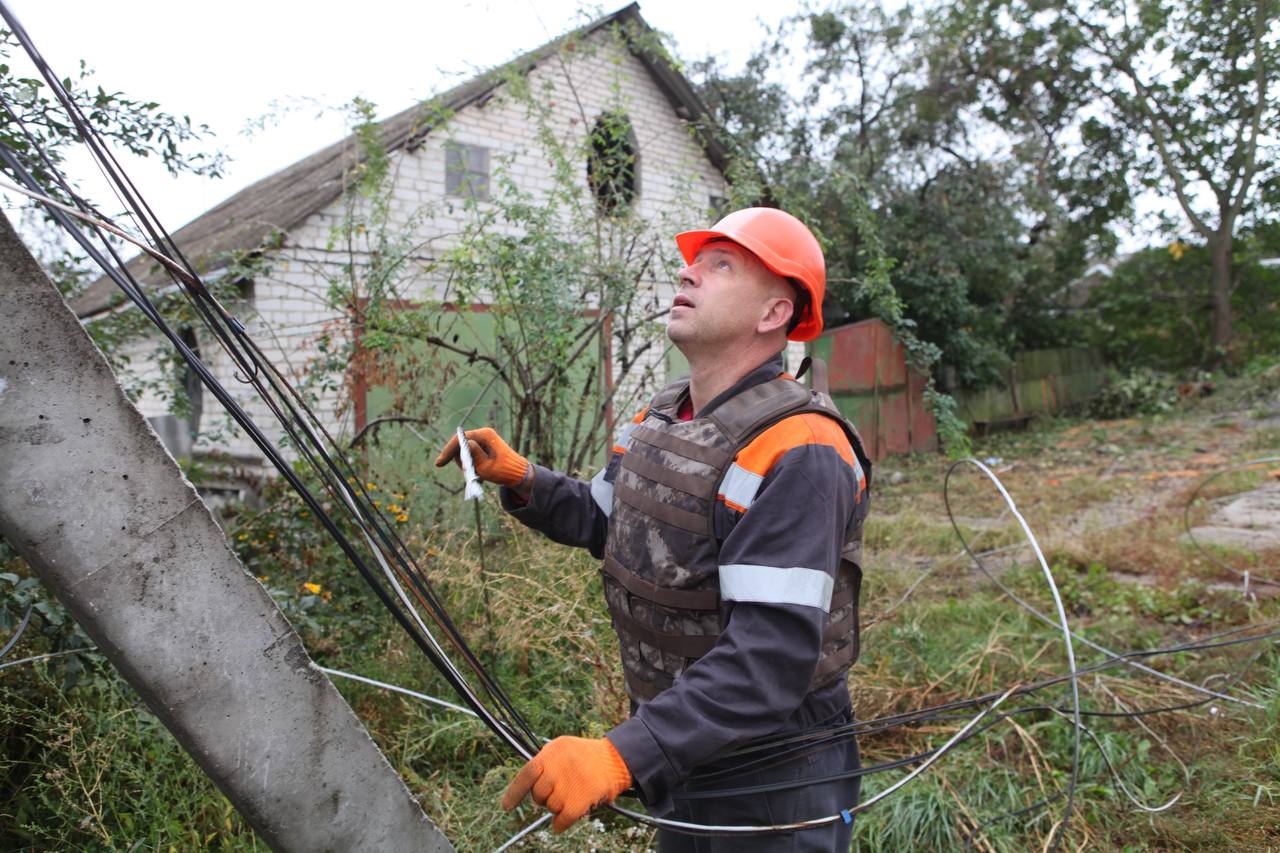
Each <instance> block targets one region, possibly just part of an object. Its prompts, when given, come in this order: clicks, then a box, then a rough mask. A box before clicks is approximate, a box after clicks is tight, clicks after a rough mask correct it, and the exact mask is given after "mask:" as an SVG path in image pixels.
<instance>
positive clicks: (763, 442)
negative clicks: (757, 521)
mask: <svg viewBox="0 0 1280 853" xmlns="http://www.w3.org/2000/svg"><path fill="white" fill-rule="evenodd" d="M805 444H824V445H827V446H828V447H831V448H834V449H835V451H836V452H837V453H838V454H840V458H841V459H843V460H844V461H845V462H846V463H847V464H848V465H849V467H850V468H852V469H854V470H855V471H857V470H859V468H860V466H859V465H858V463H857V462H856V460H855V459H854V455H853V448H852V447H851V446H850V445H849V438H848V436H846V435H845V434H844V429H843V428H841V426H840V425H839V424H838V423H836V422H835V420H833V419H832V418H829V417H827V416H826V415H819V414H816V413H814V412H805V413H804V414H800V415H792V416H791V417H789V418H786V419H784V420H781V421H779V422H778V423H776V424H774V425H773V426H771V427H769V428H768V429H767V430H765V431H764V432H762V433H760V434H759V435H758V436H756V437H755V439H754V440H753V441H752V442H751V443H750V444H748V445H747V446H746V447H744V448H743V449H742V450H741V451H739V453H738V456H737V458H736V459H735V460H734V461H735V462H737V463H738V465H739V467H741V468H745V469H746V470H748V471H750V472H751V473H753V474H758V475H760V476H761V477H763V476H766V475H767V474H768V473H769V471H770V470H771V469H772V468H773V466H774V464H775V463H777V461H778V460H779V459H781V458H782V456H783V454H785V453H786V452H787V451H788V450H791V449H792V448H795V447H799V446H801V445H805ZM859 487H861V483H859Z"/></svg>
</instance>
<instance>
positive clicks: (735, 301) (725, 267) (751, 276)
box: [667, 240, 777, 350]
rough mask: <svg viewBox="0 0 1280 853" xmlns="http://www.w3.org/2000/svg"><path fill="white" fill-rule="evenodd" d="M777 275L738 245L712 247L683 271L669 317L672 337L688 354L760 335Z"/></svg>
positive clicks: (721, 243)
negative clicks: (691, 349)
mask: <svg viewBox="0 0 1280 853" xmlns="http://www.w3.org/2000/svg"><path fill="white" fill-rule="evenodd" d="M776 278H777V277H776V276H774V275H773V273H771V272H770V271H769V270H768V268H767V267H765V266H764V264H763V263H761V262H760V259H759V258H757V257H756V256H755V255H754V254H752V253H751V252H749V251H747V250H746V249H744V248H742V247H741V246H739V245H738V244H737V243H732V242H729V241H727V240H716V241H713V242H710V243H707V244H706V245H705V246H703V247H702V249H701V250H700V251H699V252H698V254H697V255H696V256H695V257H694V259H693V263H691V264H689V266H687V267H685V268H684V269H682V270H681V271H680V290H679V292H678V293H677V294H676V296H675V298H674V299H673V300H672V303H671V313H670V314H669V315H668V316H667V337H669V338H670V339H671V342H672V343H674V344H676V346H678V347H680V349H681V350H685V349H686V347H689V346H694V347H697V348H698V349H702V350H715V349H716V348H718V347H722V346H724V345H726V344H729V345H732V344H734V343H741V342H742V341H743V340H744V339H747V338H749V337H750V336H752V335H754V334H755V333H756V330H757V327H758V325H759V324H760V321H761V319H762V316H763V312H764V310H765V308H766V305H767V303H768V302H769V301H770V300H773V299H776V298H777V290H776V285H775V284H773V281H774V279H776Z"/></svg>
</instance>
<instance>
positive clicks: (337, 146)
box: [71, 3, 728, 318]
mask: <svg viewBox="0 0 1280 853" xmlns="http://www.w3.org/2000/svg"><path fill="white" fill-rule="evenodd" d="M613 24H619V25H624V26H625V25H632V26H635V27H638V28H640V30H641V32H644V33H650V32H652V29H651V28H650V27H649V25H648V23H646V22H645V20H644V18H642V17H641V16H640V5H639V4H638V3H632V4H631V5H629V6H626V7H624V8H622V9H619V10H618V11H616V12H614V13H612V14H610V15H606V16H604V17H602V18H600V19H599V20H596V21H594V22H593V23H591V24H588V25H587V26H585V27H582V28H580V29H577V30H574V31H572V32H570V33H567V34H565V35H563V36H561V37H560V38H557V39H554V40H552V41H550V42H548V43H547V44H544V45H542V46H541V47H539V48H537V49H536V50H532V51H530V52H528V53H526V54H523V55H522V56H519V57H517V58H516V59H514V60H512V61H511V62H508V63H506V64H504V65H501V66H499V67H497V68H494V69H492V70H490V71H487V72H485V73H483V74H480V75H478V76H476V77H474V78H472V79H470V80H468V81H467V82H465V83H462V84H461V85H459V86H455V87H454V88H452V89H450V90H448V91H447V92H444V93H442V94H440V95H438V96H436V97H435V98H432V99H431V100H430V101H428V102H426V103H425V104H416V105H414V106H412V107H410V108H409V109H407V110H404V111H403V112H400V113H398V114H396V115H394V116H391V117H390V118H388V119H385V120H384V121H382V122H381V123H380V124H381V129H382V140H383V144H384V145H385V146H386V148H387V150H388V151H396V150H399V149H401V148H408V149H409V150H412V149H413V148H414V147H415V146H416V145H417V144H418V143H419V142H420V141H421V139H422V137H424V136H425V135H426V134H427V133H428V132H429V131H430V130H431V129H432V128H433V127H434V126H436V124H438V123H439V119H438V118H437V117H438V116H441V115H445V116H447V115H451V114H453V113H455V112H457V111H458V110H460V109H462V108H464V107H466V106H468V105H470V104H472V103H474V102H476V101H478V100H481V99H482V98H484V97H486V96H487V95H489V94H490V93H491V92H492V91H493V90H494V89H496V88H497V87H498V86H499V85H501V83H502V81H503V80H504V79H505V78H506V76H507V75H509V74H510V73H511V72H513V71H514V72H517V73H528V72H529V71H530V70H532V69H533V67H534V66H536V65H537V64H538V63H539V62H541V61H542V60H543V59H545V58H547V57H548V56H550V55H552V54H553V53H554V52H555V51H557V50H559V49H560V48H561V47H562V46H563V45H564V44H565V43H566V42H568V41H569V40H571V39H574V38H581V37H583V36H586V35H590V34H592V33H594V32H596V31H598V30H600V29H601V28H603V27H607V26H610V25H613ZM628 43H629V44H630V45H631V46H632V50H633V52H634V53H635V56H636V57H637V58H638V59H639V60H640V61H641V62H642V63H643V64H644V66H645V68H646V69H648V71H649V73H650V74H651V75H652V77H653V79H654V82H655V83H656V84H657V85H658V87H659V88H660V89H661V90H662V92H663V93H664V94H665V95H666V97H667V100H668V101H669V102H670V103H671V106H672V109H673V110H674V111H675V112H676V114H677V115H678V116H680V117H681V118H683V119H685V120H686V121H690V122H693V123H694V124H695V126H697V127H698V128H699V129H701V130H703V131H705V130H706V129H707V128H709V127H710V126H711V118H710V114H709V113H708V112H707V108H706V106H705V105H704V104H703V103H702V101H701V99H699V98H698V96H697V94H696V93H695V92H694V90H693V87H692V86H691V85H690V84H689V81H688V80H687V79H685V77H684V75H682V74H681V73H680V72H679V71H677V70H676V69H675V68H674V67H673V66H672V64H671V61H670V59H669V58H668V57H667V56H666V55H665V54H664V53H661V52H660V51H654V50H652V49H648V48H647V47H640V46H638V45H636V44H635V43H634V41H633V40H631V39H628ZM701 135H702V142H703V146H704V149H705V150H706V152H707V156H708V158H709V159H710V160H711V162H712V163H713V164H714V165H715V166H716V167H717V168H718V169H720V170H721V171H722V172H724V171H725V170H726V169H727V168H728V155H727V152H726V151H725V149H724V147H723V146H722V145H721V144H720V143H719V142H718V141H716V139H715V137H714V136H713V135H712V134H711V133H709V132H703V133H702V134H701ZM357 150H358V148H357V146H356V144H355V141H354V138H353V137H350V136H349V137H347V138H345V139H343V140H341V141H339V142H336V143H334V144H333V145H330V146H328V147H327V148H323V149H321V150H320V151H317V152H316V153H314V154H312V155H311V156H309V157H307V158H305V159H303V160H300V161H298V162H297V163H294V164H293V165H292V166H289V167H288V168H286V169H283V170H281V171H279V172H276V173H275V174H273V175H269V176H268V177H266V178H263V179H262V180H260V181H258V182H256V183H254V184H251V185H249V186H248V187H245V188H244V189H243V190H240V191H239V192H238V193H236V194H235V195H233V196H231V197H230V198H228V199H227V200H226V201H224V202H222V203H221V204H219V205H218V206H216V207H214V208H213V209H211V210H209V211H207V212H206V213H204V214H202V215H201V216H199V217H197V218H196V219H194V220H192V221H191V222H189V223H188V224H186V225H184V226H183V227H182V228H180V229H178V231H176V232H175V233H174V234H173V239H174V242H175V243H176V244H177V245H178V247H179V248H180V249H181V250H182V252H183V254H185V255H186V256H187V258H188V259H190V260H191V262H192V263H193V264H195V266H196V268H197V270H199V271H200V272H202V273H207V272H209V271H210V267H211V266H215V265H221V264H222V263H223V261H224V259H225V258H226V257H227V256H228V255H230V254H235V253H246V252H253V251H256V250H259V249H262V248H266V247H269V246H270V245H271V244H272V243H273V242H275V240H276V239H277V238H278V237H279V236H280V235H287V234H288V232H289V231H290V229H293V228H296V227H297V226H299V225H301V224H302V223H303V222H304V221H305V220H306V219H307V218H308V217H310V216H312V215H313V214H315V213H318V212H319V211H321V210H323V209H324V208H326V207H328V206H329V205H330V204H332V203H333V202H334V201H335V200H337V199H338V197H339V196H341V194H342V191H343V186H344V177H345V175H346V174H347V171H348V170H349V169H350V168H351V167H352V166H353V165H355V163H356V162H357V161H356V159H355V158H356V152H357ZM285 242H286V243H287V239H286V241H285ZM128 267H129V270H130V272H132V273H133V275H134V277H135V278H137V279H138V280H139V281H141V282H144V283H155V282H160V281H163V280H165V277H164V275H163V273H162V272H161V271H160V269H159V267H158V266H157V265H156V264H155V262H154V261H151V260H150V259H148V258H147V257H146V256H145V255H143V256H139V257H135V258H134V259H132V260H131V261H129V264H128ZM122 298H123V296H122V294H120V293H119V291H118V290H117V289H116V286H115V284H114V283H113V282H112V281H111V279H109V278H107V277H106V276H103V277H101V278H99V279H98V280H97V281H95V282H94V283H93V284H92V285H90V286H89V288H88V289H86V290H85V292H84V293H82V294H80V296H78V297H77V298H76V299H74V300H73V301H72V303H71V308H72V310H74V311H75V312H76V314H77V315H78V316H80V317H81V318H85V317H92V316H93V315H95V314H99V313H101V312H103V311H106V310H108V309H109V308H111V307H113V306H114V305H115V304H117V303H118V302H119V301H120V300H121V299H122Z"/></svg>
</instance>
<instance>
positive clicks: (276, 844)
mask: <svg viewBox="0 0 1280 853" xmlns="http://www.w3.org/2000/svg"><path fill="white" fill-rule="evenodd" d="M0 534H2V535H3V536H4V538H5V539H6V540H7V541H8V542H9V543H10V544H12V545H13V546H14V547H16V548H17V550H18V552H19V553H20V554H22V556H23V557H24V558H25V559H26V560H27V562H28V563H30V564H31V566H32V567H33V568H34V569H35V570H36V571H37V572H38V573H39V574H40V577H41V578H42V579H43V580H44V582H45V583H46V584H47V585H48V587H49V588H50V589H51V590H52V591H53V593H54V594H55V595H57V597H58V598H59V600H61V601H62V603H63V604H65V605H66V606H67V609H69V610H70V611H71V613H72V614H73V615H74V616H75V618H76V619H77V621H79V623H80V624H81V625H82V626H84V629H85V630H86V631H87V632H88V633H89V636H91V637H93V639H94V641H95V642H97V644H98V648H99V649H100V650H101V651H102V653H103V654H105V655H106V656H107V657H108V658H109V659H110V660H111V662H112V663H113V664H114V665H115V667H116V669H118V670H119V671H120V673H121V674H122V675H123V676H124V677H125V678H126V679H127V680H128V681H129V683H130V684H131V685H132V686H133V688H134V689H135V690H137V691H138V693H139V695H141V696H142V698H143V699H144V700H145V701H146V703H147V705H148V706H149V707H150V708H151V710H152V711H153V712H155V714H156V715H157V716H158V717H159V718H160V720H161V722H163V723H164V724H165V725H166V726H167V727H168V728H169V730H170V731H171V732H173V734H174V737H176V738H177V739H178V742H179V743H181V744H182V745H183V747H185V748H186V750H187V751H188V752H190V753H191V755H192V756H194V757H195V760H196V761H197V762H198V763H199V764H200V766H201V767H202V768H204V771H205V772H206V773H208V774H209V776H210V778H212V779H213V781H214V782H215V783H216V784H217V786H218V787H219V788H220V789H221V790H222V791H223V793H225V794H226V795H227V797H228V798H229V799H230V800H231V802H232V803H234V804H235V807H236V808H237V809H239V811H240V813H241V814H242V815H244V817H245V819H246V820H248V821H249V823H250V824H252V826H253V828H254V829H255V830H256V831H257V832H258V834H259V836H260V837H261V838H262V839H263V840H264V841H266V843H268V844H270V845H271V846H272V847H273V848H275V849H277V850H289V851H293V850H296V851H306V853H314V851H347V850H369V851H399V850H405V851H408V850H413V851H446V850H452V849H453V847H452V845H450V843H449V841H448V840H447V839H446V838H445V837H444V836H443V835H442V834H441V833H440V831H439V830H438V829H437V828H436V827H435V825H434V824H432V823H431V821H430V820H429V819H428V818H427V816H426V815H425V814H423V812H422V810H421V809H420V808H419V806H418V804H417V803H416V802H415V801H414V799H413V797H412V796H411V795H410V793H409V791H408V789H407V788H406V787H405V785H404V782H403V781H402V780H401V779H400V777H399V776H398V775H397V774H396V772H395V771H394V770H393V769H392V767H391V765H390V764H389V763H388V762H387V760H386V758H385V757H384V756H383V755H382V753H381V752H379V751H378V748H377V747H376V746H375V745H374V743H373V741H372V740H371V739H370V738H369V735H368V733H367V732H366V731H365V729H364V727H363V726H362V725H361V724H360V721H359V720H357V719H356V716H355V714H353V713H352V711H351V708H350V707H349V706H348V705H347V703H346V702H345V701H344V700H343V699H342V696H341V695H340V694H339V693H338V691H337V690H336V689H335V688H334V686H333V685H332V684H330V683H329V680H328V679H327V678H325V676H324V674H323V673H321V672H320V671H318V670H317V669H316V667H315V665H314V664H313V663H312V662H311V659H310V658H309V657H308V656H307V652H306V650H305V649H304V648H303V646H302V642H301V641H300V640H299V638H298V635H297V634H296V633H295V632H294V630H293V628H292V627H290V625H289V623H288V622H287V621H286V620H285V618H284V616H283V615H281V613H280V611H279V610H277V609H276V606H275V604H274V602H272V600H271V597H270V596H269V595H267V592H266V590H264V589H263V588H262V587H261V586H260V585H259V584H258V582H257V581H256V580H255V579H254V578H253V577H252V576H250V575H249V574H248V572H246V571H245V569H244V567H243V566H242V565H241V564H240V562H239V560H237V559H236V556H235V555H234V554H233V553H232V552H231V549H230V546H229V545H228V544H227V540H226V537H225V536H224V535H223V533H222V530H221V529H220V528H219V527H218V526H217V524H216V523H215V522H214V520H213V516H212V515H211V514H210V513H209V510H208V508H207V507H205V505H204V504H203V503H202V502H201V500H200V498H199V497H198V496H197V494H196V492H195V489H193V488H192V486H191V484H190V483H188V482H187V481H186V480H185V479H184V478H183V476H182V473H181V472H180V471H179V470H178V466H177V465H176V464H175V463H174V461H173V459H172V458H171V457H170V456H169V454H168V453H167V452H166V451H165V450H164V448H163V446H162V445H161V444H160V441H159V439H158V438H157V437H156V435H155V433H154V432H153V431H152V430H151V428H150V426H149V425H148V424H147V422H146V420H145V419H144V418H143V417H142V415H141V414H139V413H138V411H137V409H135V408H134V407H133V406H132V405H131V404H130V403H129V401H128V399H127V398H126V397H125V395H124V393H123V392H122V391H121V389H120V386H119V385H118V384H117V383H116V381H115V377H114V376H113V375H112V373H111V370H110V368H108V366H107V363H106V361H105V360H104V359H103V357H102V354H101V353H100V352H98V350H97V348H96V347H95V346H94V345H93V343H92V341H91V340H90V339H89V336H88V335H87V334H86V333H85V331H84V329H82V328H81V327H80V324H79V322H78V321H77V320H76V318H75V316H74V315H73V314H72V313H71V311H70V310H69V309H68V308H67V307H66V304H65V303H64V302H63V300H62V297H61V296H60V295H59V294H58V292H57V290H56V289H55V288H54V287H53V284H52V283H51V282H50V281H49V279H48V278H47V277H46V276H45V274H44V272H43V271H42V270H41V268H40V267H39V265H38V264H37V263H36V261H35V259H34V258H32V256H31V253H30V252H28V251H27V249H26V247H25V246H24V245H23V244H22V243H21V241H19V240H18V237H17V235H16V234H15V233H14V231H13V227H12V226H11V225H10V224H9V222H8V220H7V219H5V218H4V217H3V216H0Z"/></svg>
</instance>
